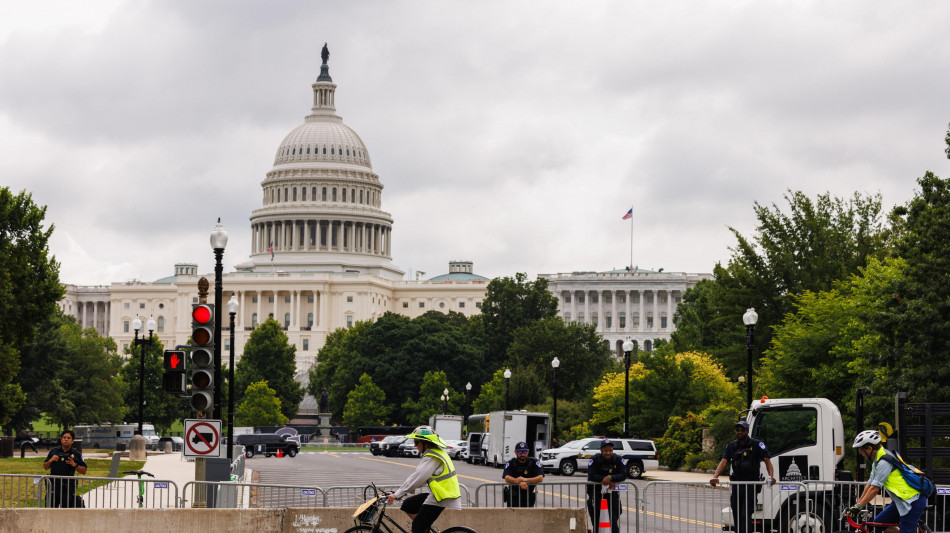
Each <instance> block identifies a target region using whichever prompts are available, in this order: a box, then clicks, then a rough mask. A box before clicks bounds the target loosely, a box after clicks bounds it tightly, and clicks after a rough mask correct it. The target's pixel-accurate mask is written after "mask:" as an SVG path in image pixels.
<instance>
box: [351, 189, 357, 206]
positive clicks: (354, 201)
mask: <svg viewBox="0 0 950 533" xmlns="http://www.w3.org/2000/svg"><path fill="white" fill-rule="evenodd" d="M350 201H351V202H353V203H354V204H355V203H356V189H350Z"/></svg>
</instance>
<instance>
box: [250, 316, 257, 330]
mask: <svg viewBox="0 0 950 533" xmlns="http://www.w3.org/2000/svg"><path fill="white" fill-rule="evenodd" d="M251 327H252V328H256V327H257V313H254V314H253V315H251Z"/></svg>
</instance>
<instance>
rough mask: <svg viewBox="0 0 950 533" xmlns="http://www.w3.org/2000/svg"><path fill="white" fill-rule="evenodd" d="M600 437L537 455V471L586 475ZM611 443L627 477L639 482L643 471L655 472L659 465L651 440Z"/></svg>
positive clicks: (596, 450)
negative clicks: (538, 462) (621, 460)
mask: <svg viewBox="0 0 950 533" xmlns="http://www.w3.org/2000/svg"><path fill="white" fill-rule="evenodd" d="M602 440H604V438H603V437H589V438H586V439H579V440H574V441H571V442H568V443H567V444H565V445H564V446H561V447H560V448H552V449H549V450H544V451H542V452H541V457H540V459H541V467H542V468H544V471H545V472H555V473H558V474H563V475H565V476H571V475H574V472H576V471H578V470H580V471H582V472H586V471H587V463H588V462H589V461H590V458H591V457H593V456H594V455H596V454H598V453H600V441H602ZM610 440H612V441H613V443H614V453H615V454H616V455H617V456H619V457H620V458H621V459H623V462H624V465H626V467H627V476H628V477H630V478H633V479H637V478H640V477H641V476H643V473H644V472H646V471H647V470H656V469H657V468H658V467H659V461H658V460H657V455H656V446H655V445H654V444H653V441H652V440H642V439H610Z"/></svg>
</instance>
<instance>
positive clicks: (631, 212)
mask: <svg viewBox="0 0 950 533" xmlns="http://www.w3.org/2000/svg"><path fill="white" fill-rule="evenodd" d="M628 218H633V208H632V207H631V208H630V211H627V214H626V215H624V216H623V218H621V219H620V220H627V219H628Z"/></svg>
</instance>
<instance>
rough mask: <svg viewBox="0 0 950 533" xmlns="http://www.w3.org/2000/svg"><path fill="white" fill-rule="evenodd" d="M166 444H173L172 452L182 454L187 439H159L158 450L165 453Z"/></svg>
mask: <svg viewBox="0 0 950 533" xmlns="http://www.w3.org/2000/svg"><path fill="white" fill-rule="evenodd" d="M166 442H170V443H172V451H173V452H180V451H181V450H182V448H184V446H185V439H183V438H181V437H160V438H159V439H158V450H159V451H164V450H165V443H166Z"/></svg>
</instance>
